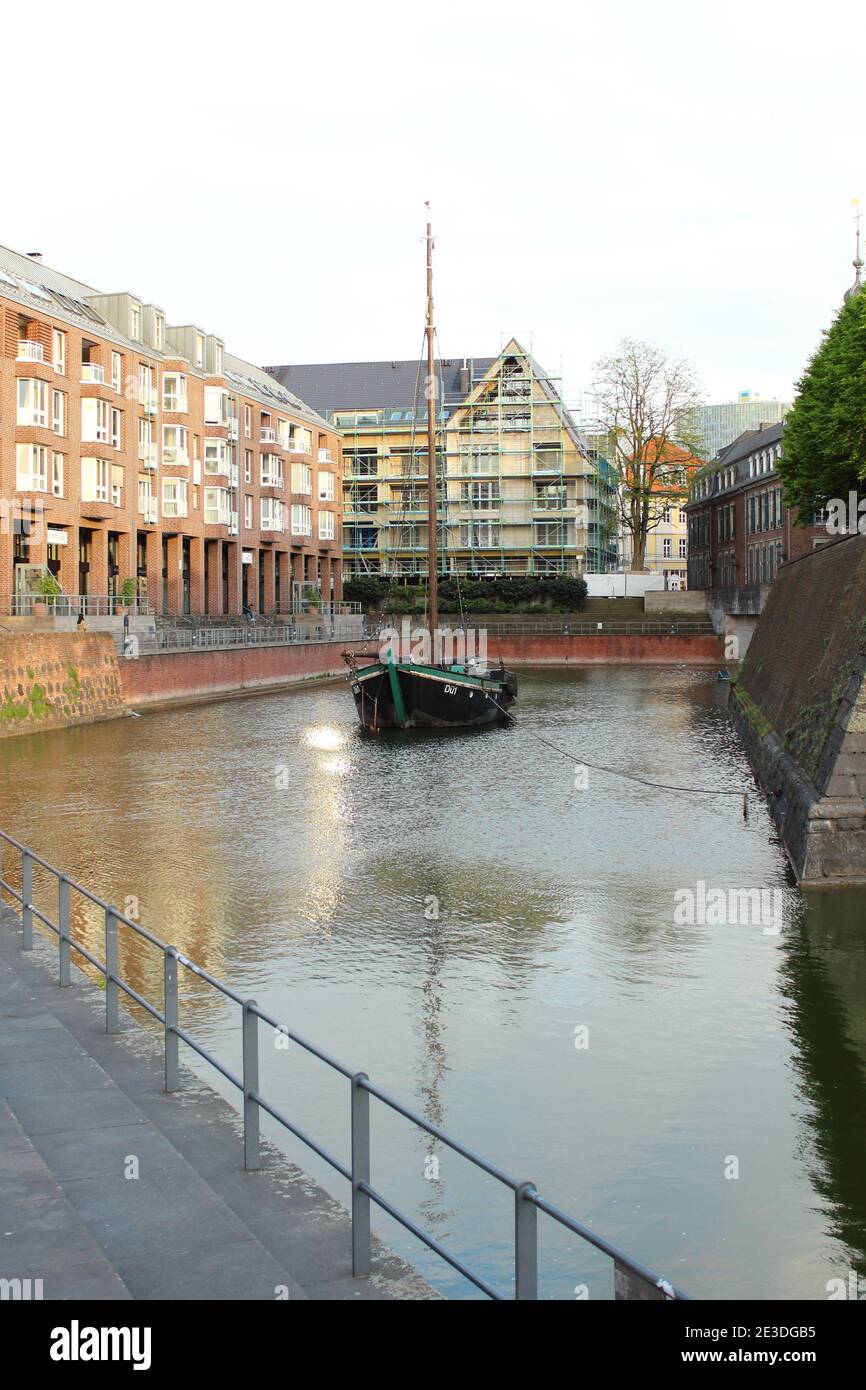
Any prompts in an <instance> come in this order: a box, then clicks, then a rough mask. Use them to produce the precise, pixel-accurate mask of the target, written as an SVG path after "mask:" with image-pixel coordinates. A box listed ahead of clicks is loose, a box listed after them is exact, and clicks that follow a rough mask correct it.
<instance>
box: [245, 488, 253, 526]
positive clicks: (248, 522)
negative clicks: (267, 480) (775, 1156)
mask: <svg viewBox="0 0 866 1390" xmlns="http://www.w3.org/2000/svg"><path fill="white" fill-rule="evenodd" d="M252 529H253V498H252V493H249V492H245V493H244V530H245V531H252Z"/></svg>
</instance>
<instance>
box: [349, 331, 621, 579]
mask: <svg viewBox="0 0 866 1390" xmlns="http://www.w3.org/2000/svg"><path fill="white" fill-rule="evenodd" d="M467 369H468V370H467V373H466V382H465V384H466V391H465V394H463V395H462V396H461V397H460V399H457V400H452V401H450V402H447V401H445V400H444V399H443V400H442V401H441V404H440V407H439V414H440V421H439V441H440V444H439V454H438V458H439V464H438V477H439V508H438V510H439V515H438V536H439V550H440V570H441V572H442V573H445V574H449V573H450V574H460V575H509V574H511V575H517V574H521V575H527V574H529V575H533V574H534V575H543V574H548V575H550V574H566V575H577V574H579V573H581V572H582V571H583V570H584V569H600V568H607V567H608V566H609V565H610V564H612V563H614V562H615V550H614V551H613V552H611V548H610V536H611V535H612V534H613V533H615V529H616V522H615V510H614V506H613V500H612V499H613V498H614V495H615V489H614V487H613V486H612V483H611V478H610V476H609V474H610V470H609V469H608V466H607V465H606V464H605V462H604V461H603V460H602V461H601V462H599V460H598V459H597V458H595V457H594V456H592V454H591V453H590V451H589V450H588V449H587V448H586V445H585V442H584V441H583V440H582V439H581V436H580V434H579V433H578V431H577V429H576V427H575V425H574V422H573V421H572V419H571V417H570V415H569V412H568V411H567V409H566V407H565V405H564V402H563V399H562V395H561V391H560V389H559V384H560V379H559V378H557V377H551V376H548V375H547V374H545V373H544V372H542V370H541V368H540V367H539V366H538V364H537V363H536V362H535V360H534V359H533V358H532V356H531V355H530V354H529V353H527V352H525V351H524V350H523V349H522V348H521V347H520V346H519V345H518V344H517V343H516V342H515V341H514V340H512V342H511V343H509V345H508V346H507V347H506V348H505V349H504V350H503V351H502V353H500V355H499V357H498V358H497V359H495V361H494V362H493V364H492V366H491V365H488V364H485V370H481V369H478V368H477V366H476V365H475V364H473V363H472V361H471V359H469V360H468V361H467ZM339 414H340V417H341V419H340V420H339V421H338V423H339V424H340V426H341V428H342V429H343V434H344V438H343V456H344V461H345V462H344V549H345V560H346V572H347V574H391V575H402V576H406V577H408V576H419V577H420V576H422V575H424V574H425V573H426V570H427V555H426V536H425V523H426V516H427V478H426V471H427V462H426V449H425V448H424V447H423V445H422V444H420V443H419V440H420V439H421V437H422V436H423V431H424V430H425V429H426V420H427V415H426V409H422V410H419V411H415V412H407V411H405V410H399V409H391V408H389V407H387V406H377V407H376V408H375V409H358V410H356V411H354V412H348V411H347V412H340V413H339ZM345 415H351V416H352V418H351V420H350V421H346V420H345V418H344V417H345ZM407 415H411V416H412V420H411V429H410V428H408V427H407V426H408V425H409V423H410V422H409V421H407V420H405V419H400V418H398V420H397V421H394V422H393V423H392V420H391V417H394V416H397V417H401V416H407ZM416 434H417V437H416Z"/></svg>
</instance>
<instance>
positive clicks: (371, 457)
mask: <svg viewBox="0 0 866 1390" xmlns="http://www.w3.org/2000/svg"><path fill="white" fill-rule="evenodd" d="M344 457H345V472H346V474H347V476H349V477H351V476H352V475H355V476H356V477H360V478H375V477H376V474H377V473H378V471H379V456H378V453H377V451H376V450H375V449H346V450H344Z"/></svg>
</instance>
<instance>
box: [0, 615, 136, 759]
mask: <svg viewBox="0 0 866 1390" xmlns="http://www.w3.org/2000/svg"><path fill="white" fill-rule="evenodd" d="M123 712H124V703H123V693H122V690H121V684H120V676H119V673H118V669H117V656H116V654H115V650H114V643H113V642H112V640H111V638H110V637H109V636H107V635H106V634H103V633H96V632H81V633H47V632H33V631H27V632H23V631H22V632H17V633H11V634H10V633H2V632H0V738H9V737H11V736H13V735H15V734H29V733H33V732H34V731H36V730H42V729H58V728H59V729H63V728H68V727H69V726H70V725H72V724H92V723H94V722H95V721H96V720H100V719H113V718H115V717H116V716H117V715H119V714H122V713H123Z"/></svg>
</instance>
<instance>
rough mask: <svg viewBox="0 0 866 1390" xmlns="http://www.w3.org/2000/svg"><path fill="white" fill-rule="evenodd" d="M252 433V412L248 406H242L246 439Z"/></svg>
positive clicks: (249, 437) (250, 436)
mask: <svg viewBox="0 0 866 1390" xmlns="http://www.w3.org/2000/svg"><path fill="white" fill-rule="evenodd" d="M252 433H253V412H252V409H251V407H250V406H248V405H245V406H244V434H245V435H246V437H247V439H251V438H252Z"/></svg>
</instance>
